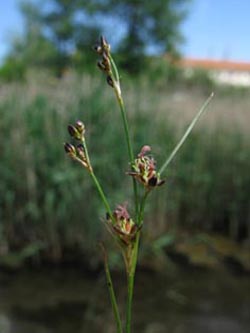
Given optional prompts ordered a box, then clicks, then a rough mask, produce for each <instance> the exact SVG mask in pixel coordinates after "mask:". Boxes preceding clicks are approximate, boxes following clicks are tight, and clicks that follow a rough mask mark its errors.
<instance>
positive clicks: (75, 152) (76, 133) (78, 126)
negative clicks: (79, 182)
mask: <svg viewBox="0 0 250 333" xmlns="http://www.w3.org/2000/svg"><path fill="white" fill-rule="evenodd" d="M68 132H69V135H70V136H71V137H72V138H73V139H75V140H76V141H79V142H81V143H78V144H76V145H75V144H71V143H68V142H66V143H65V144H64V150H65V152H66V153H67V154H68V155H69V156H70V157H71V158H72V159H73V160H75V161H77V162H79V163H80V164H81V165H82V166H84V167H85V168H86V169H87V170H88V171H90V172H91V171H92V167H91V164H90V161H89V159H88V156H87V154H86V149H85V147H84V145H83V142H84V141H85V137H84V134H85V126H84V124H83V123H82V122H81V121H80V120H78V121H77V122H76V123H75V125H68Z"/></svg>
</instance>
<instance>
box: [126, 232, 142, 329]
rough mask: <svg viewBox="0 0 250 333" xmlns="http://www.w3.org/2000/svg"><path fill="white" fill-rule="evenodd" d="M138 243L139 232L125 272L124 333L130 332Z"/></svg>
mask: <svg viewBox="0 0 250 333" xmlns="http://www.w3.org/2000/svg"><path fill="white" fill-rule="evenodd" d="M139 242H140V231H139V232H138V233H137V235H136V239H135V243H134V247H133V250H132V261H131V266H130V268H129V270H128V272H127V280H128V298H127V310H126V333H130V332H131V319H132V303H133V295H134V283H135V270H136V265H137V258H138V248H139Z"/></svg>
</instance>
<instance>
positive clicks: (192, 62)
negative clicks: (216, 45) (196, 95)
mask: <svg viewBox="0 0 250 333" xmlns="http://www.w3.org/2000/svg"><path fill="white" fill-rule="evenodd" d="M179 64H180V66H181V67H184V68H197V69H198V68H200V69H206V70H230V71H231V70H232V71H239V72H250V62H235V61H228V60H211V59H193V58H183V59H181V60H180V61H179Z"/></svg>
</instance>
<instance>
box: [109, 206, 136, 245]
mask: <svg viewBox="0 0 250 333" xmlns="http://www.w3.org/2000/svg"><path fill="white" fill-rule="evenodd" d="M126 206H127V205H126V204H125V205H118V206H117V208H116V209H115V210H114V212H113V216H112V218H111V216H110V215H109V214H107V222H108V224H109V227H110V229H111V231H112V233H113V234H114V235H116V236H117V237H118V238H119V239H120V240H121V241H122V242H123V243H125V244H126V245H129V244H130V243H131V241H133V240H134V238H135V235H136V232H137V231H138V227H137V225H136V224H135V223H134V221H133V220H132V219H131V217H130V215H129V213H128V211H127V207H126Z"/></svg>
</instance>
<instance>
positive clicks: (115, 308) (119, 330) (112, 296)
mask: <svg viewBox="0 0 250 333" xmlns="http://www.w3.org/2000/svg"><path fill="white" fill-rule="evenodd" d="M101 248H102V251H103V255H104V268H105V273H106V279H107V285H108V290H109V295H110V300H111V304H112V309H113V313H114V317H115V321H116V328H117V333H122V332H123V330H122V322H121V317H120V314H119V310H118V305H117V301H116V296H115V290H114V286H113V282H112V278H111V274H110V270H109V266H108V258H107V254H106V251H105V248H104V246H103V245H102V244H101Z"/></svg>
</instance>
